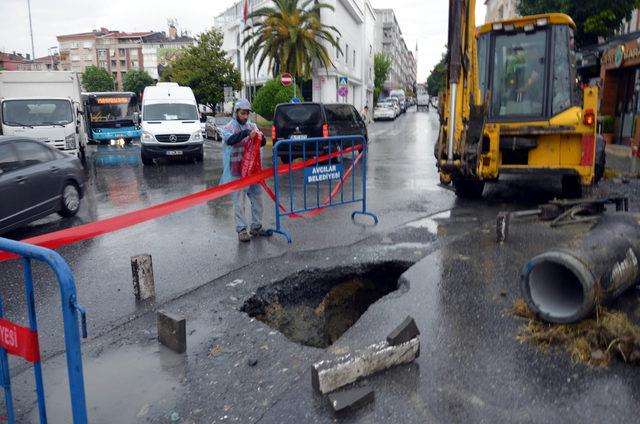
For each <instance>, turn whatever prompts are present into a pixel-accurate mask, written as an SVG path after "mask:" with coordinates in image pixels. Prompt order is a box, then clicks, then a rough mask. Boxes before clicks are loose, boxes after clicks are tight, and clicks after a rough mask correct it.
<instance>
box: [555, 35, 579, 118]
mask: <svg viewBox="0 0 640 424" xmlns="http://www.w3.org/2000/svg"><path fill="white" fill-rule="evenodd" d="M573 42H574V41H573V31H571V30H570V29H569V28H568V27H566V26H560V25H558V26H555V27H554V46H553V52H554V59H553V90H552V91H551V93H552V107H551V109H552V114H553V115H557V114H558V113H560V112H562V111H564V110H566V109H568V108H570V107H571V106H572V105H573V101H572V91H573V90H572V81H575V75H576V69H575V60H572V59H574V58H573V57H572V52H573V51H574V49H573V45H572V43H573Z"/></svg>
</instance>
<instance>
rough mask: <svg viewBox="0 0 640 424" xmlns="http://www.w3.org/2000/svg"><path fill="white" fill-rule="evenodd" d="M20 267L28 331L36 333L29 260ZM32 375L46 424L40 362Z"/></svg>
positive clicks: (35, 365) (42, 416)
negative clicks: (22, 276)
mask: <svg viewBox="0 0 640 424" xmlns="http://www.w3.org/2000/svg"><path fill="white" fill-rule="evenodd" d="M22 266H23V268H24V284H25V289H26V292H27V309H28V311H29V329H30V330H31V331H35V332H37V331H38V322H37V321H36V305H35V299H34V297H33V274H32V272H31V259H28V258H23V259H22ZM33 374H34V378H35V382H36V393H37V394H38V414H39V415H40V423H42V424H46V422H47V410H46V407H45V403H44V383H43V382H42V363H41V362H40V361H38V362H34V363H33Z"/></svg>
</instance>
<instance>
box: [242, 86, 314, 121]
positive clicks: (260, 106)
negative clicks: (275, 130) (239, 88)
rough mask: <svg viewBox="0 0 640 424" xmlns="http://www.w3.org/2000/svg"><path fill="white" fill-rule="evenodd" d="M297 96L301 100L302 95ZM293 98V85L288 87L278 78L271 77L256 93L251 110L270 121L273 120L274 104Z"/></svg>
mask: <svg viewBox="0 0 640 424" xmlns="http://www.w3.org/2000/svg"><path fill="white" fill-rule="evenodd" d="M298 97H300V99H301V100H302V101H304V99H302V96H300V95H299V93H298ZM292 98H293V85H290V86H288V87H285V86H283V85H282V84H281V83H280V80H279V79H272V80H271V81H267V83H266V84H265V85H263V86H262V87H261V88H260V90H258V92H257V93H256V98H255V99H254V100H253V105H252V107H253V110H255V111H256V112H257V113H258V114H259V115H261V116H262V117H263V118H265V119H267V120H269V121H271V120H273V113H274V111H275V109H276V106H277V105H279V104H280V103H289V101H290V100H291V99H292Z"/></svg>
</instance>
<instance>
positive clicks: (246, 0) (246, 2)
mask: <svg viewBox="0 0 640 424" xmlns="http://www.w3.org/2000/svg"><path fill="white" fill-rule="evenodd" d="M243 18H244V23H245V24H246V23H247V19H249V0H244V14H243Z"/></svg>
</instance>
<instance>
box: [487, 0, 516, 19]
mask: <svg viewBox="0 0 640 424" xmlns="http://www.w3.org/2000/svg"><path fill="white" fill-rule="evenodd" d="M484 4H485V5H486V6H487V15H486V17H485V22H494V21H500V20H503V19H511V18H515V17H517V16H518V10H517V7H518V0H485V2H484Z"/></svg>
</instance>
